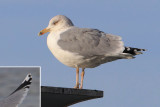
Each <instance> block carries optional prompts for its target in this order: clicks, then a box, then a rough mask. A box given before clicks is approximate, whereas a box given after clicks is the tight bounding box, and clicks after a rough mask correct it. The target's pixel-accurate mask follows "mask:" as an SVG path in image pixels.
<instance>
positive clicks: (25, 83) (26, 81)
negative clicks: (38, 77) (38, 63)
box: [10, 73, 32, 95]
mask: <svg viewBox="0 0 160 107" xmlns="http://www.w3.org/2000/svg"><path fill="white" fill-rule="evenodd" d="M31 83H32V75H31V73H29V74H28V75H27V76H26V77H25V79H24V80H23V82H22V84H21V85H20V86H19V87H18V88H17V89H16V90H15V91H14V92H12V93H11V94H13V93H15V92H16V91H18V90H20V89H22V88H30V85H31ZM11 94H10V95H11Z"/></svg>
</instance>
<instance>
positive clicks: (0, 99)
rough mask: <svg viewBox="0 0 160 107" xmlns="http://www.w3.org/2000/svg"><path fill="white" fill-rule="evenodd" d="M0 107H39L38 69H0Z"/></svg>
mask: <svg viewBox="0 0 160 107" xmlns="http://www.w3.org/2000/svg"><path fill="white" fill-rule="evenodd" d="M0 107H40V67H0Z"/></svg>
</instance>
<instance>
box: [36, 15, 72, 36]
mask: <svg viewBox="0 0 160 107" xmlns="http://www.w3.org/2000/svg"><path fill="white" fill-rule="evenodd" d="M70 26H73V23H72V21H71V20H70V19H69V18H67V17H66V16H64V15H57V16H55V17H53V18H52V19H51V20H50V21H49V24H48V27H46V28H45V29H43V30H41V31H40V32H39V33H38V35H39V36H40V35H43V34H45V33H47V32H56V31H58V30H61V29H65V28H68V27H70Z"/></svg>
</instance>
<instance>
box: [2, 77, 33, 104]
mask: <svg viewBox="0 0 160 107" xmlns="http://www.w3.org/2000/svg"><path fill="white" fill-rule="evenodd" d="M31 80H32V76H31V74H28V75H27V76H26V78H25V79H24V81H23V82H22V83H21V84H20V86H19V87H18V88H17V89H16V90H15V91H13V92H12V93H11V94H10V95H9V96H8V97H6V98H5V99H3V100H1V101H0V107H18V106H19V105H20V104H21V103H22V102H23V100H24V99H25V97H26V96H27V93H28V91H29V88H30V85H31V83H32V81H31Z"/></svg>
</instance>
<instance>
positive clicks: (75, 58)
mask: <svg viewBox="0 0 160 107" xmlns="http://www.w3.org/2000/svg"><path fill="white" fill-rule="evenodd" d="M60 33H61V32H57V33H55V32H51V33H50V34H49V35H48V37H47V45H48V48H49V49H50V51H51V52H52V54H53V55H54V56H55V57H56V58H57V59H58V60H59V61H60V62H61V63H63V64H65V65H67V66H70V67H78V66H79V65H81V64H82V63H84V59H83V56H80V55H79V54H78V53H72V52H69V51H66V50H63V49H62V48H61V47H60V46H59V45H58V44H57V41H58V40H59V39H60Z"/></svg>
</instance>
